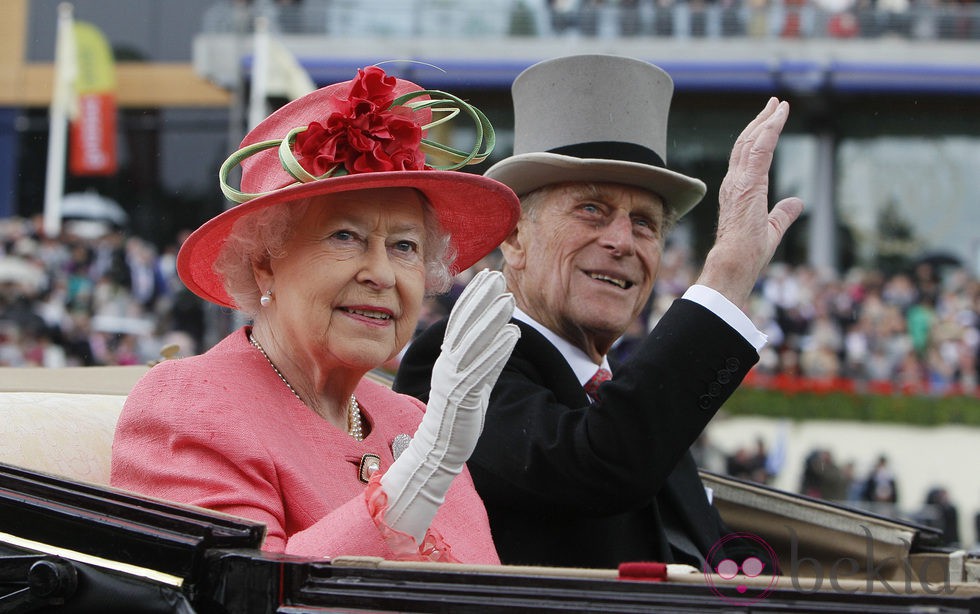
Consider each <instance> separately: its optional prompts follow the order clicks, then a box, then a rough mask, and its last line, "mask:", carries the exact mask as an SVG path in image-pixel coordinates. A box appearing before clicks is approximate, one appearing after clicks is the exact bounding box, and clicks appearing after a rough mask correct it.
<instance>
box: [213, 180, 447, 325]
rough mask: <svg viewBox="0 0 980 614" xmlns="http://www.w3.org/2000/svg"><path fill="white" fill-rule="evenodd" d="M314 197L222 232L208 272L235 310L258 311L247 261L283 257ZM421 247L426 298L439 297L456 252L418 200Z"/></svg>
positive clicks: (265, 211) (428, 208)
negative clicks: (224, 234)
mask: <svg viewBox="0 0 980 614" xmlns="http://www.w3.org/2000/svg"><path fill="white" fill-rule="evenodd" d="M317 198H319V197H311V198H305V199H302V200H299V201H297V202H295V203H290V204H288V205H285V206H283V205H280V206H271V207H266V208H265V209H262V210H260V211H256V212H255V213H250V214H249V215H246V216H243V217H242V218H240V219H238V220H237V221H236V222H235V224H234V226H233V227H232V229H231V232H230V233H229V234H228V238H227V239H226V240H225V243H224V245H223V246H222V248H221V253H220V254H218V257H217V258H216V259H215V262H214V271H215V273H217V274H218V276H219V277H221V279H222V280H223V281H224V287H225V291H226V292H227V293H228V295H229V296H230V297H231V298H232V299H233V300H234V301H235V305H237V306H238V308H239V309H240V310H241V311H243V312H245V313H247V314H249V315H251V316H254V315H255V314H256V313H258V310H259V299H260V298H261V295H262V291H261V289H260V288H259V287H258V284H257V283H256V282H255V275H254V274H253V272H252V263H254V262H262V261H264V260H267V259H270V260H271V259H275V258H283V257H285V256H286V250H285V245H286V242H287V241H289V239H290V237H292V235H293V232H294V231H295V229H296V226H297V224H298V222H299V220H300V219H302V217H303V216H304V215H305V214H306V212H307V210H308V209H309V207H310V206H311V205H313V204H314V202H315V201H316V199H317ZM422 217H423V219H424V224H425V227H424V230H425V235H424V243H423V246H422V257H423V262H424V264H425V290H426V293H427V294H440V293H443V292H445V291H447V290H448V289H449V288H450V286H451V285H452V281H453V276H452V273H451V272H450V269H451V267H452V264H453V262H454V261H455V259H456V253H455V250H454V249H453V247H452V245H451V243H450V239H451V237H450V236H449V233H448V232H446V231H444V230H443V229H442V226H441V225H440V224H439V220H438V218H437V217H436V215H435V214H434V212H433V211H432V207H431V205H429V203H428V201H427V200H425V199H424V198H423V204H422Z"/></svg>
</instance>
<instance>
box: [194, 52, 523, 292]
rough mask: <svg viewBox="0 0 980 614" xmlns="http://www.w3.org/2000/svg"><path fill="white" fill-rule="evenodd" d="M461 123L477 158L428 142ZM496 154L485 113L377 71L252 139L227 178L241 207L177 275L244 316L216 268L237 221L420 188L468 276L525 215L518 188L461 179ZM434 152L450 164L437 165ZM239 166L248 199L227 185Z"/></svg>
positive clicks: (281, 115) (200, 242)
mask: <svg viewBox="0 0 980 614" xmlns="http://www.w3.org/2000/svg"><path fill="white" fill-rule="evenodd" d="M459 114H466V115H468V116H469V117H470V118H471V119H473V121H474V123H475V124H476V134H477V138H476V143H475V145H474V146H473V149H472V150H470V151H469V152H464V151H460V150H457V149H454V148H452V147H448V146H445V145H441V144H439V143H436V142H434V141H431V140H429V139H427V138H425V132H426V130H427V129H428V128H431V127H432V126H435V125H437V124H440V123H442V122H444V121H448V120H450V119H452V118H453V117H455V116H457V115H459ZM434 118H438V119H434ZM493 145H494V133H493V127H492V126H491V125H490V123H489V121H487V118H486V116H484V115H483V113H482V112H480V111H479V110H478V109H476V108H475V107H473V106H471V105H469V104H467V103H465V102H463V101H462V100H460V99H459V98H456V97H455V96H453V95H452V94H448V93H446V92H440V91H435V90H423V89H422V88H421V87H419V86H418V85H416V84H414V83H411V82H410V81H406V80H404V79H397V78H395V77H393V76H389V75H386V74H385V73H384V71H383V70H382V69H380V68H378V67H377V66H369V67H367V68H364V69H360V70H358V75H357V77H356V78H355V79H352V80H351V81H345V82H343V83H336V84H333V85H328V86H326V87H323V88H321V89H319V90H316V91H315V92H312V93H310V94H308V95H306V96H303V97H302V98H298V99H296V100H294V101H292V102H290V103H289V104H287V105H285V106H283V107H282V108H280V109H279V110H277V111H275V112H274V113H272V114H271V115H270V116H269V117H267V118H266V119H265V120H264V121H262V122H261V123H260V124H259V125H258V126H256V127H255V128H254V129H253V130H252V131H251V132H249V134H248V135H246V137H245V139H244V140H243V141H242V144H241V148H240V149H239V150H238V151H237V152H236V153H235V154H232V156H230V157H229V158H228V159H227V160H226V161H225V163H224V164H223V165H222V167H221V171H220V173H219V179H220V181H221V189H222V191H223V192H224V194H225V196H227V197H228V198H229V199H230V200H232V201H234V202H237V203H239V204H237V205H236V206H234V207H231V208H230V209H228V210H226V211H224V212H223V213H221V214H219V215H217V216H215V217H214V218H212V219H211V220H209V221H207V222H205V223H204V224H203V225H202V226H201V227H200V228H198V229H197V230H195V231H194V232H193V233H192V234H191V235H190V236H189V237H188V238H187V240H186V241H185V242H184V244H183V245H182V246H181V248H180V252H179V253H178V255H177V272H178V274H179V275H180V279H181V280H182V281H183V282H184V284H185V285H186V286H187V287H188V288H189V289H190V290H191V291H192V292H194V293H195V294H197V295H198V296H200V297H201V298H203V299H205V300H208V301H210V302H212V303H217V304H218V305H222V306H225V307H231V308H233V309H234V308H236V305H235V303H234V300H233V299H232V298H231V297H230V296H229V295H228V293H227V292H226V291H225V288H224V282H223V279H222V278H221V277H220V276H219V275H218V274H217V273H215V271H214V270H213V265H214V262H215V260H216V259H217V257H218V255H219V253H220V252H221V249H222V247H223V246H224V243H225V241H226V240H227V238H228V235H229V233H230V232H231V229H232V226H233V225H234V224H235V222H236V221H237V220H239V219H240V218H242V217H243V216H246V215H248V214H250V213H255V212H257V211H259V210H262V209H265V208H266V207H272V206H276V205H288V204H290V203H295V202H297V201H300V200H302V199H306V198H309V197H313V196H322V195H325V194H334V193H338V192H351V191H355V190H367V189H372V188H392V187H408V188H415V189H417V190H419V191H420V192H421V193H423V194H424V195H425V197H426V199H427V200H428V202H429V204H430V205H431V208H432V210H433V211H434V213H435V215H436V217H437V218H438V220H439V223H440V224H441V226H442V228H443V230H444V231H446V232H447V233H449V235H450V242H451V245H452V248H453V249H454V251H455V252H456V260H455V262H454V264H453V269H452V272H454V273H456V272H459V271H462V270H464V269H466V268H469V267H470V266H472V265H473V264H475V263H476V262H477V261H479V260H480V259H481V258H483V257H484V256H486V255H487V254H489V253H490V252H491V251H493V250H494V248H496V247H497V246H498V245H499V244H500V242H501V241H503V240H504V238H506V237H507V235H508V234H509V233H510V232H511V230H513V228H514V226H515V225H516V224H517V219H518V217H519V214H520V204H519V202H518V199H517V196H516V195H515V194H514V192H513V191H512V190H511V189H510V188H508V187H507V186H505V185H503V184H502V183H499V182H497V181H495V180H492V179H489V178H487V177H483V176H481V175H477V174H474V173H466V172H459V171H457V170H456V169H458V168H461V167H462V166H463V165H466V164H473V163H477V162H480V161H482V160H484V159H485V158H486V157H487V155H488V154H489V153H490V151H492V149H493ZM481 147H483V148H484V149H483V151H480V148H481ZM427 153H432V154H437V155H438V156H440V157H441V158H442V159H444V160H448V161H449V163H447V164H445V165H441V166H440V165H436V164H428V163H427V161H426V154H427ZM238 164H241V166H242V180H241V190H240V191H239V190H236V189H234V188H232V187H231V186H229V185H228V181H227V178H228V173H229V172H230V170H231V169H232V168H234V167H235V166H236V165H238Z"/></svg>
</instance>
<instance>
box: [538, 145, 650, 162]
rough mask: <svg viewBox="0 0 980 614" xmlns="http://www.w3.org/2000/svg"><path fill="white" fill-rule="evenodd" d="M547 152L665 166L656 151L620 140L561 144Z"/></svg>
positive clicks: (574, 156)
mask: <svg viewBox="0 0 980 614" xmlns="http://www.w3.org/2000/svg"><path fill="white" fill-rule="evenodd" d="M548 153H553V154H559V155H562V156H571V157H573V158H600V159H603V160H618V161H620V162H636V163H637V164H646V165H648V166H658V167H660V168H666V166H667V164H666V163H665V162H664V159H663V158H661V157H660V156H659V155H657V152H655V151H653V150H652V149H649V148H647V147H643V146H642V145H637V144H636V143H624V142H622V141H591V142H588V143H576V144H574V145H563V146H562V147H555V148H554V149H549V150H548Z"/></svg>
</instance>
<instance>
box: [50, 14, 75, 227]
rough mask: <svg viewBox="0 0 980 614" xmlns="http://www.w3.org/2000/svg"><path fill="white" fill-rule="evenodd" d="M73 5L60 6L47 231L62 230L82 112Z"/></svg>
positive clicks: (51, 129)
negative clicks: (71, 135) (70, 154)
mask: <svg viewBox="0 0 980 614" xmlns="http://www.w3.org/2000/svg"><path fill="white" fill-rule="evenodd" d="M73 11H74V9H73V7H72V5H71V4H69V3H67V2H64V3H62V4H60V5H59V6H58V33H57V38H56V40H55V46H54V83H53V85H52V91H51V106H50V108H49V112H48V116H49V123H50V126H49V129H48V164H47V169H46V175H45V183H44V234H45V235H46V236H48V237H51V238H55V237H57V236H58V235H59V234H60V233H61V199H62V196H63V194H64V188H65V157H66V152H67V147H68V120H69V119H70V118H72V117H74V116H75V115H77V114H78V92H77V91H76V89H75V82H76V80H77V79H78V54H77V49H76V46H75V18H74V14H73Z"/></svg>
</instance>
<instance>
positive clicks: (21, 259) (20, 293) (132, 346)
mask: <svg viewBox="0 0 980 614" xmlns="http://www.w3.org/2000/svg"><path fill="white" fill-rule="evenodd" d="M39 226H40V221H39V220H27V219H20V218H7V219H3V220H0V290H2V291H0V366H12V367H25V366H43V367H62V366H93V365H132V364H146V363H149V362H153V361H154V360H157V359H158V358H159V357H160V354H161V350H162V349H163V348H164V347H166V346H171V345H177V346H179V347H180V351H181V353H182V354H185V355H187V354H194V353H197V352H198V351H200V350H201V349H202V340H203V339H204V337H205V330H204V325H205V324H204V309H203V302H202V301H200V300H199V299H197V297H195V296H193V295H192V294H191V293H190V292H188V291H187V290H186V288H184V286H183V284H182V283H181V282H180V280H179V279H178V278H177V276H176V268H175V259H176V252H177V243H174V244H172V245H168V246H166V247H164V248H162V249H160V248H157V247H156V246H155V245H153V244H152V243H150V242H148V241H146V240H144V239H142V238H140V237H136V236H129V235H127V234H126V233H125V232H123V231H122V230H120V229H118V228H113V227H111V225H108V224H101V223H93V222H89V221H84V222H78V223H71V222H69V223H66V225H65V227H64V232H62V234H61V236H60V237H59V238H58V239H56V240H52V239H47V238H44V235H43V233H42V232H40V231H39Z"/></svg>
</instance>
